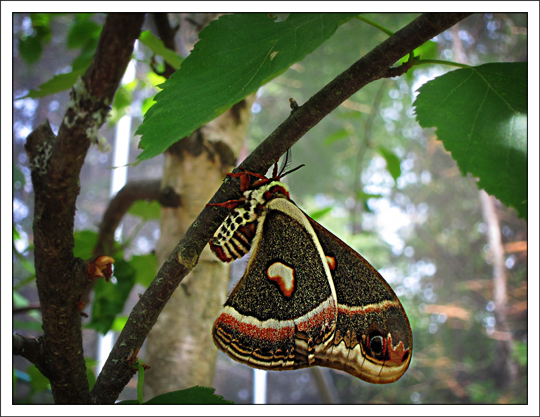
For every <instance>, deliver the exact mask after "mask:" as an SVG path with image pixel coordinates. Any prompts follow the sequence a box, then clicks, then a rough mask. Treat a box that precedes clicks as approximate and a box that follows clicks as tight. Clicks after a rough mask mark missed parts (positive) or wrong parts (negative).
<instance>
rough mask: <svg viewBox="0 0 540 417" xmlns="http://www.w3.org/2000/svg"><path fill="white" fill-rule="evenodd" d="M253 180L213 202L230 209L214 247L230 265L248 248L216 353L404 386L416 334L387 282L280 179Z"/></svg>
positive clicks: (266, 365)
mask: <svg viewBox="0 0 540 417" xmlns="http://www.w3.org/2000/svg"><path fill="white" fill-rule="evenodd" d="M275 172H276V171H275ZM253 175H256V174H253ZM238 176H239V175H238ZM256 176H257V178H259V180H258V181H256V182H255V184H254V185H253V186H251V187H246V189H243V191H244V196H243V198H242V199H240V200H233V201H229V202H225V203H220V204H216V205H218V206H222V207H228V208H230V209H232V211H231V213H230V214H229V216H228V217H227V219H226V220H225V221H224V222H223V224H222V225H221V226H220V228H219V229H218V230H217V231H216V233H215V235H214V237H213V238H212V239H211V241H210V247H211V249H212V251H213V252H214V253H215V254H216V255H217V256H218V258H219V259H221V260H222V261H224V262H229V261H231V260H233V259H238V258H240V257H242V256H243V255H244V254H246V253H247V252H248V251H249V250H250V248H252V254H251V258H250V260H249V263H248V265H247V268H246V271H245V273H244V275H243V277H242V278H241V279H240V282H239V283H238V284H237V285H236V287H235V288H234V290H233V291H232V293H231V294H230V296H229V298H228V300H227V302H226V303H225V305H224V307H223V309H222V311H221V312H220V314H219V316H218V318H217V320H216V322H215V323H214V328H213V338H214V342H215V343H216V345H217V346H218V348H220V349H221V350H222V351H224V352H225V353H227V354H228V355H229V356H230V357H232V358H233V359H235V360H237V361H239V362H243V363H246V364H248V365H250V366H253V367H256V368H262V369H272V370H286V369H298V368H302V367H307V366H312V365H320V366H326V367H330V368H335V369H340V370H343V371H346V372H348V373H350V374H352V375H354V376H356V377H358V378H360V379H363V380H365V381H368V382H372V383H389V382H394V381H396V380H398V379H399V378H400V377H401V376H402V375H403V373H404V372H405V371H406V370H407V367H408V365H409V363H410V359H411V353H412V332H411V329H410V326H409V321H408V319H407V316H406V314H405V311H404V309H403V307H402V306H401V303H400V302H399V299H398V298H397V297H396V295H395V294H394V292H393V291H392V289H391V288H390V286H389V285H388V284H387V283H386V281H385V280H384V279H383V278H382V276H381V275H380V274H379V273H378V272H377V271H376V270H375V269H374V268H373V267H372V266H371V265H370V264H369V262H367V261H366V260H365V259H364V258H363V257H362V256H361V255H359V254H358V253H357V252H356V251H354V250H353V249H352V248H350V247H349V246H347V245H346V244H345V243H344V242H342V241H341V240H339V239H338V238H337V237H336V236H334V235H333V234H331V233H330V232H329V231H328V230H326V229H325V228H324V227H322V226H321V225H320V224H318V223H317V222H315V221H314V220H312V219H311V218H310V217H309V216H307V215H306V214H304V213H303V212H302V211H301V210H300V209H299V208H298V207H297V206H296V205H295V204H294V203H293V202H292V201H291V200H290V198H289V192H288V188H287V186H286V185H285V184H283V183H281V182H279V181H278V179H279V177H277V178H271V179H267V178H266V177H262V176H258V175H256ZM274 177H276V174H275V173H274ZM243 183H244V184H245V183H246V182H245V181H243Z"/></svg>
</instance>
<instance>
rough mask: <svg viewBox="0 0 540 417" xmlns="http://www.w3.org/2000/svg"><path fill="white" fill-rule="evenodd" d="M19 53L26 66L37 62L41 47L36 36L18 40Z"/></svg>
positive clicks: (41, 50)
mask: <svg viewBox="0 0 540 417" xmlns="http://www.w3.org/2000/svg"><path fill="white" fill-rule="evenodd" d="M19 52H20V54H21V57H22V58H23V59H24V60H25V61H26V63H27V64H33V63H34V62H37V61H39V58H40V57H41V52H43V47H42V46H41V40H40V39H38V38H37V37H36V36H25V37H22V38H21V39H20V40H19Z"/></svg>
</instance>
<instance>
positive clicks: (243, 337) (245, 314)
mask: <svg viewBox="0 0 540 417" xmlns="http://www.w3.org/2000/svg"><path fill="white" fill-rule="evenodd" d="M336 322H337V302H336V292H335V289H334V285H333V282H332V278H331V273H330V269H329V267H328V264H327V262H326V259H325V256H324V251H323V249H322V247H321V245H320V244H319V241H318V239H317V236H316V234H315V232H314V231H313V228H312V227H311V225H310V222H309V220H308V219H307V218H306V216H305V215H304V214H303V213H302V211H301V210H300V209H298V207H296V206H295V205H294V204H293V203H292V202H291V201H289V200H287V199H285V198H275V199H273V200H271V201H270V202H268V203H267V204H266V205H265V208H264V211H263V213H262V214H261V216H260V217H259V219H258V224H257V231H256V234H255V237H254V239H253V242H252V255H251V258H250V261H249V263H248V265H247V268H246V271H245V273H244V275H243V277H242V278H241V279H240V281H239V283H238V284H237V285H236V287H235V288H234V290H233V291H232V292H231V294H230V296H229V298H228V300H227V301H226V303H225V305H224V307H223V309H222V311H221V313H220V315H219V316H218V318H217V320H216V322H215V323H214V328H213V337H214V342H215V343H216V345H217V346H218V348H219V349H221V350H222V351H224V352H225V353H227V354H228V355H229V356H231V357H232V358H233V359H235V360H237V361H239V362H243V363H246V364H248V365H250V366H253V367H256V368H263V369H273V370H285V369H297V368H302V367H306V366H310V365H312V364H313V363H314V361H315V356H316V355H317V354H318V353H320V352H321V351H322V350H324V349H325V348H326V347H327V346H328V345H329V344H330V343H331V341H332V338H333V335H334V331H335V328H336Z"/></svg>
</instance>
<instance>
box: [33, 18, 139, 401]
mask: <svg viewBox="0 0 540 417" xmlns="http://www.w3.org/2000/svg"><path fill="white" fill-rule="evenodd" d="M143 19H144V14H127V13H126V14H110V15H108V17H107V20H106V22H105V25H104V27H103V31H102V33H101V36H100V39H99V42H98V46H97V49H96V53H95V55H94V58H93V59H92V62H91V64H90V66H89V68H88V69H87V71H86V73H85V74H84V76H83V77H82V79H79V80H78V81H77V83H76V84H75V86H74V88H73V90H72V92H71V100H70V102H69V103H68V108H67V110H66V114H65V116H64V118H63V121H62V124H61V125H60V128H59V131H58V136H55V135H54V133H53V132H52V130H51V128H50V125H49V122H48V121H45V122H43V123H42V124H41V125H40V126H39V127H37V128H36V129H35V130H34V131H33V132H32V133H31V134H30V135H29V136H28V138H27V141H26V144H25V148H26V151H27V153H28V156H29V160H30V168H31V174H32V183H33V189H34V193H35V195H34V199H35V204H34V206H35V214H34V245H35V252H34V254H35V267H36V284H37V288H38V295H39V299H40V305H41V311H42V316H43V332H44V334H43V337H42V338H41V339H40V349H41V355H38V356H36V357H35V358H36V360H37V363H36V366H37V367H38V369H39V370H40V371H41V372H42V373H43V374H44V375H45V376H46V377H47V378H49V380H50V382H51V388H52V393H53V397H54V401H55V402H56V403H57V404H58V403H70V404H76V403H88V402H89V401H90V391H89V386H88V380H87V377H86V365H85V361H84V356H83V349H82V334H81V319H80V311H79V310H77V308H76V303H77V300H78V299H79V297H80V296H81V295H82V294H83V292H84V290H85V288H86V287H87V286H88V285H89V283H90V280H89V279H88V278H87V276H86V269H87V265H86V263H85V262H84V261H83V260H81V259H78V258H75V257H74V256H73V246H74V242H73V222H74V216H75V209H76V208H75V202H76V199H77V196H78V194H79V189H80V187H79V174H80V171H81V167H82V164H83V163H84V159H85V156H86V153H87V151H88V148H89V147H90V144H91V143H92V142H96V141H97V138H98V136H97V131H98V129H99V127H100V126H101V125H102V124H103V122H104V121H105V117H106V115H107V113H108V111H109V106H110V104H111V103H112V100H113V97H114V94H115V92H116V90H117V88H118V85H119V83H120V80H121V79H122V76H123V74H124V72H125V70H126V67H127V64H128V63H129V60H130V59H131V54H132V52H133V45H134V42H135V39H137V38H138V36H139V33H140V29H141V25H142V22H143Z"/></svg>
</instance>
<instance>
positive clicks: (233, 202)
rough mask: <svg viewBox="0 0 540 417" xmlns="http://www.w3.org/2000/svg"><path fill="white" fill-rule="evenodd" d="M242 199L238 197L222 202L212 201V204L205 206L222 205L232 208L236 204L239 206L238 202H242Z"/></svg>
mask: <svg viewBox="0 0 540 417" xmlns="http://www.w3.org/2000/svg"><path fill="white" fill-rule="evenodd" d="M244 201H246V200H245V199H244V198H240V199H238V200H229V201H224V202H223V203H212V204H207V205H206V206H207V207H223V208H226V209H229V210H232V209H234V208H236V207H238V206H239V205H240V204H242V203H243V202H244Z"/></svg>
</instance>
